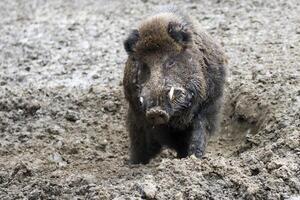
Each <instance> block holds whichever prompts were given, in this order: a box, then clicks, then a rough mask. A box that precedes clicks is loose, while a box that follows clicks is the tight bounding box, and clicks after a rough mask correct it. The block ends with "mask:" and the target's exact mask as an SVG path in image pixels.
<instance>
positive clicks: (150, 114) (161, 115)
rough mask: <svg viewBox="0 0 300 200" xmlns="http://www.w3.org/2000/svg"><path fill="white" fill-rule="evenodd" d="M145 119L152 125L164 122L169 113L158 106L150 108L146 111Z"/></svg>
mask: <svg viewBox="0 0 300 200" xmlns="http://www.w3.org/2000/svg"><path fill="white" fill-rule="evenodd" d="M146 117H147V120H148V121H149V122H150V123H152V124H154V125H161V124H166V123H168V121H169V118H170V117H169V115H168V113H167V112H166V111H164V110H162V109H161V108H160V107H154V108H151V109H150V110H148V111H147V112H146Z"/></svg>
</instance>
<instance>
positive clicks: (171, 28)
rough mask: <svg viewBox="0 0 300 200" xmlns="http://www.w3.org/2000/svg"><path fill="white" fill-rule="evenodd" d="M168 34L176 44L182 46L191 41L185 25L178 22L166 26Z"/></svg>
mask: <svg viewBox="0 0 300 200" xmlns="http://www.w3.org/2000/svg"><path fill="white" fill-rule="evenodd" d="M168 33H169V35H170V36H171V37H172V38H173V39H174V40H175V41H176V42H178V43H180V44H182V45H187V44H188V43H189V42H190V41H191V40H192V33H191V31H190V30H189V29H188V27H187V25H184V24H181V23H178V22H170V23H169V24H168Z"/></svg>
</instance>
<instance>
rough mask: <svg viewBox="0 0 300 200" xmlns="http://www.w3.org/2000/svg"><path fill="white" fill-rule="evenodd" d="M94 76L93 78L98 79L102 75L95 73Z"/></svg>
mask: <svg viewBox="0 0 300 200" xmlns="http://www.w3.org/2000/svg"><path fill="white" fill-rule="evenodd" d="M92 78H93V79H98V78H100V76H99V75H98V74H94V75H93V76H92Z"/></svg>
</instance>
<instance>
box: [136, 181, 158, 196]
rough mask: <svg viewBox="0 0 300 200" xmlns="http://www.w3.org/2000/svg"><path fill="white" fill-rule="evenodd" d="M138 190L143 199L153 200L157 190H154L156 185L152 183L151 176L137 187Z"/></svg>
mask: <svg viewBox="0 0 300 200" xmlns="http://www.w3.org/2000/svg"><path fill="white" fill-rule="evenodd" d="M138 188H139V190H140V192H141V194H142V197H143V198H146V199H154V198H155V195H156V192H157V188H156V183H155V182H154V180H153V178H152V176H149V177H146V180H145V181H144V182H143V183H141V184H140V185H138Z"/></svg>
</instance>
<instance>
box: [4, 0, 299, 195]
mask: <svg viewBox="0 0 300 200" xmlns="http://www.w3.org/2000/svg"><path fill="white" fill-rule="evenodd" d="M172 2H173V3H175V4H177V5H179V6H180V7H182V8H184V9H185V10H187V12H189V13H190V14H191V15H192V16H193V17H195V18H196V19H198V20H199V22H200V24H201V25H202V26H203V28H204V29H206V30H207V31H208V32H209V33H210V34H211V35H213V36H214V37H215V38H216V39H217V40H219V41H220V42H221V43H222V45H223V46H224V48H225V50H226V53H227V55H228V57H229V76H228V81H227V84H226V99H225V108H224V117H223V122H222V127H221V129H220V131H219V134H217V135H215V136H214V137H213V138H211V141H210V143H209V146H208V150H207V154H206V156H205V158H204V159H202V160H198V159H196V158H194V157H190V158H187V159H182V160H179V159H176V158H175V155H174V152H172V151H169V150H164V151H163V152H162V154H161V155H160V156H159V157H157V158H156V159H154V160H152V162H151V163H150V164H148V165H129V164H128V136H127V132H126V128H125V127H124V119H125V112H126V106H127V105H126V102H125V101H124V96H123V92H122V84H121V79H122V72H123V68H124V61H125V58H126V54H125V51H124V50H123V46H122V41H123V39H124V38H125V36H126V34H127V33H128V31H129V30H130V29H131V28H134V26H136V25H137V21H138V20H140V19H142V18H143V16H144V15H145V14H147V13H149V12H150V10H152V9H153V7H154V6H155V5H158V4H162V3H167V2H162V1H159V0H143V1H139V0H127V1H126V3H125V1H121V0H120V1H116V0H111V1H104V0H102V1H101V0H100V1H96V0H95V1H91V0H88V1H79V0H73V1H63V0H61V1H59V0H53V1H46V0H45V1H42V0H41V1H25V0H24V1H17V0H15V1H11V0H2V1H0V199H141V198H146V199H175V200H181V199H290V200H292V199H293V200H295V199H300V194H299V193H300V114H299V110H300V66H299V63H300V51H299V48H300V26H299V24H300V17H299V13H300V2H299V1H298V0H287V1H285V0H270V1H264V0H256V1H250V0H248V1H234V0H213V1H204V0H203V1H192V0H190V1H185V2H184V1H172Z"/></svg>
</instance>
